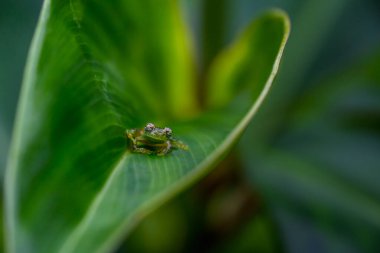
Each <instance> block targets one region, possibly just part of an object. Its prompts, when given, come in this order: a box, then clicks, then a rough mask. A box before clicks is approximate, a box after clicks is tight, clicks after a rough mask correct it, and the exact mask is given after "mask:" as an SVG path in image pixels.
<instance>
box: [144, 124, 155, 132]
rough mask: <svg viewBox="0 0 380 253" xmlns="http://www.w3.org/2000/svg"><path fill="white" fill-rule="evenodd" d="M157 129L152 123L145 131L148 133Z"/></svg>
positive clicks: (147, 125)
mask: <svg viewBox="0 0 380 253" xmlns="http://www.w3.org/2000/svg"><path fill="white" fill-rule="evenodd" d="M155 128H156V127H155V126H154V125H153V124H152V123H148V124H146V126H145V131H148V132H151V131H153V129H155Z"/></svg>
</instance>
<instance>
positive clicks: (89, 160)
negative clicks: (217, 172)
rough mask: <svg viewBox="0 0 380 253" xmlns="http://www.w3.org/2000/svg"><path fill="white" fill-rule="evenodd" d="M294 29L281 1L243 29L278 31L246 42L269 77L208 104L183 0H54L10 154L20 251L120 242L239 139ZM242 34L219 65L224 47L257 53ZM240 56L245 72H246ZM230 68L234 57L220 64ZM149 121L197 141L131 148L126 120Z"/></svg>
mask: <svg viewBox="0 0 380 253" xmlns="http://www.w3.org/2000/svg"><path fill="white" fill-rule="evenodd" d="M263 21H265V22H263ZM252 27H254V28H252ZM264 27H268V30H267V31H266V32H263V31H264V30H265V29H264ZM288 30H289V25H288V21H287V17H286V15H285V14H283V13H282V12H280V11H272V12H269V13H267V14H265V15H263V16H261V17H260V18H259V19H258V21H256V22H253V23H252V25H251V26H250V27H249V28H248V31H247V33H246V34H248V35H247V36H248V39H247V38H245V37H244V38H242V40H245V41H246V43H248V42H249V41H250V40H252V42H254V41H261V43H248V45H249V46H248V47H252V48H255V47H257V46H258V45H262V43H263V42H265V41H270V44H271V46H270V47H267V48H266V49H265V50H263V51H259V50H256V49H255V50H253V49H251V50H248V51H247V52H248V53H250V57H252V58H254V59H257V61H258V63H257V64H255V65H252V66H251V67H252V71H256V72H257V70H256V69H257V68H260V69H261V68H263V71H264V73H265V78H264V76H262V78H260V79H252V80H251V81H249V80H248V79H247V80H244V85H245V90H246V92H241V91H240V93H239V92H237V93H236V96H231V98H230V99H228V100H225V101H224V102H223V104H219V106H218V108H216V107H215V109H208V110H206V111H203V112H201V113H199V109H198V108H197V99H196V96H195V93H196V92H195V87H196V85H195V83H194V79H195V78H194V76H195V75H194V73H193V71H194V67H193V66H192V56H191V55H192V52H191V45H190V43H189V38H188V34H187V31H186V27H185V25H184V23H183V22H182V20H181V15H180V12H179V10H178V3H177V2H176V1H161V2H160V5H158V4H157V2H156V1H153V0H150V1H148V0H147V1H132V0H124V1H121V0H120V1H95V0H88V1H75V0H72V1H63V0H52V1H48V0H47V1H45V3H44V7H43V10H42V13H41V17H40V21H39V24H38V27H37V31H36V34H35V37H34V40H33V44H32V48H31V50H30V55H29V59H28V63H27V68H26V73H25V78H24V83H23V88H22V94H21V101H20V105H19V109H18V115H17V120H16V128H15V131H14V136H13V140H12V148H11V154H10V157H9V160H8V167H7V174H6V221H7V227H8V231H9V232H8V235H7V236H8V242H9V243H8V249H9V251H10V252H42V253H43V252H107V251H110V250H111V249H113V248H115V247H116V246H117V245H118V243H119V242H120V240H121V239H122V238H123V237H124V236H125V234H126V233H127V232H128V231H130V229H131V228H132V227H133V226H134V224H136V223H137V222H138V221H139V220H140V219H141V218H142V217H144V215H145V214H146V213H148V212H150V211H151V210H153V209H154V207H156V206H157V205H159V204H160V203H162V202H163V201H165V200H167V199H169V198H170V197H171V196H173V195H174V194H175V193H176V192H178V191H179V190H181V189H183V188H185V187H186V186H188V185H189V184H190V183H191V182H194V181H195V180H196V179H197V178H199V177H200V176H202V175H204V174H205V173H206V172H207V171H209V170H210V169H211V168H212V167H213V165H214V164H215V163H217V162H218V161H220V160H221V159H222V156H223V154H225V153H226V152H227V151H228V150H229V149H230V148H231V146H232V145H233V143H234V142H236V141H237V138H238V136H239V135H240V134H241V132H242V131H243V130H244V128H245V127H246V125H247V124H248V122H249V121H250V119H251V118H252V116H253V114H254V113H255V112H256V110H257V109H258V107H259V105H260V103H261V102H262V100H263V98H264V97H265V95H266V93H267V92H268V89H269V87H270V85H271V82H272V80H273V77H274V75H275V73H276V71H277V68H278V64H279V58H280V57H281V54H282V50H283V47H284V44H285V42H286V39H287V36H288ZM279 31H280V32H279ZM240 44H241V42H240V40H238V41H237V42H236V43H235V44H234V45H233V46H232V49H231V50H232V52H235V53H230V55H228V56H221V57H220V58H219V60H217V61H216V63H215V67H214V70H213V71H215V73H216V72H217V68H219V67H218V65H219V63H218V62H219V61H220V62H226V61H227V60H226V59H225V57H230V58H231V59H233V61H239V58H241V57H243V58H245V57H246V56H245V55H242V54H239V53H238V50H236V49H233V48H234V47H239V45H240ZM258 52H260V54H259V53H258ZM261 61H263V62H265V63H271V64H265V65H264V66H261V65H260V62H261ZM245 64H246V65H249V64H250V62H246V63H245ZM246 65H242V67H243V68H244V71H246V72H247V73H248V69H249V67H248V66H246ZM230 66H231V68H234V69H233V70H231V71H230V70H229V71H228V73H229V78H230V79H232V80H236V78H234V76H235V75H236V76H237V75H238V74H237V73H240V72H239V70H238V69H235V67H233V65H230ZM226 69H227V70H228V67H227V65H226V63H223V68H222V69H221V70H220V71H222V72H223V71H224V70H226ZM239 75H240V74H239ZM214 79H215V78H214ZM214 79H213V78H211V80H214ZM212 82H213V81H210V83H212ZM212 85H215V84H211V85H210V86H212ZM224 89H225V88H224V87H223V86H221V90H220V92H223V90H224ZM147 122H154V123H157V124H161V125H162V126H168V127H171V128H172V129H173V132H174V135H175V136H177V137H178V138H179V139H181V140H182V141H183V142H185V143H186V144H187V145H188V146H189V151H183V150H175V151H173V152H172V153H170V154H168V155H166V156H163V157H158V156H148V155H142V154H136V153H131V152H130V151H129V150H128V148H127V144H126V139H125V137H124V131H125V129H130V128H135V127H143V126H144V125H145V124H146V123H147Z"/></svg>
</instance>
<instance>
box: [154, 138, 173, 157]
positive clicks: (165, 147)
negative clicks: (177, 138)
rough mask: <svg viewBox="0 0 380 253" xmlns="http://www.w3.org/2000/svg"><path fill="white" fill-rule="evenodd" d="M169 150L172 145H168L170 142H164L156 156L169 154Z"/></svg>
mask: <svg viewBox="0 0 380 253" xmlns="http://www.w3.org/2000/svg"><path fill="white" fill-rule="evenodd" d="M171 148H172V144H171V143H170V141H166V142H165V145H162V148H161V149H159V150H158V151H157V155H158V156H164V155H166V154H167V153H169V151H170V149H171Z"/></svg>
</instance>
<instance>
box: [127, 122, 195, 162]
mask: <svg viewBox="0 0 380 253" xmlns="http://www.w3.org/2000/svg"><path fill="white" fill-rule="evenodd" d="M125 136H126V137H127V139H128V140H129V141H130V145H129V147H130V149H131V151H132V152H135V153H142V154H148V155H151V154H153V155H158V156H164V155H166V154H168V153H169V152H170V151H172V150H173V149H183V150H188V149H189V147H188V146H187V145H186V144H184V143H183V142H182V141H180V140H178V139H176V138H174V137H172V130H171V129H170V128H168V127H165V128H159V127H156V126H155V125H154V124H152V123H148V124H147V125H146V126H145V127H144V128H142V129H140V128H134V129H127V130H126V131H125Z"/></svg>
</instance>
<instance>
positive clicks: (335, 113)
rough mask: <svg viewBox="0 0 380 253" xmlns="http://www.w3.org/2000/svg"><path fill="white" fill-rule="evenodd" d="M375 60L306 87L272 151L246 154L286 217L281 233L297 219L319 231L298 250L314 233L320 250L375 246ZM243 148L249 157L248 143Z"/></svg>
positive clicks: (378, 110) (378, 194) (379, 219)
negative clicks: (307, 91)
mask: <svg viewBox="0 0 380 253" xmlns="http://www.w3.org/2000/svg"><path fill="white" fill-rule="evenodd" d="M379 59H380V58H379V57H376V58H375V59H374V60H373V59H371V60H370V63H369V64H364V65H362V66H360V65H356V66H355V67H354V68H350V69H349V70H347V71H343V72H342V73H340V74H339V75H338V76H336V77H335V78H332V79H330V80H329V81H328V82H326V83H323V84H321V85H319V86H317V88H315V89H313V90H311V91H310V93H308V94H306V95H305V96H304V97H303V98H302V99H301V100H300V101H299V103H298V104H297V108H296V109H295V110H294V112H293V115H292V116H293V117H291V120H290V122H289V123H288V124H287V125H285V126H283V127H284V129H286V131H284V132H283V133H282V134H280V135H278V137H277V140H276V141H275V143H274V145H275V148H274V149H269V150H268V151H267V152H264V153H262V154H260V155H261V159H259V160H254V159H250V160H248V159H246V162H247V164H249V166H250V167H251V169H252V179H253V180H254V182H255V184H257V185H259V186H260V188H261V189H262V190H263V191H264V192H265V194H266V196H267V197H268V200H269V202H270V204H271V205H272V207H273V209H274V210H275V212H278V213H281V214H286V215H279V220H280V221H281V223H282V224H287V225H284V226H285V227H284V230H285V231H284V233H285V234H292V233H295V231H296V230H297V229H294V228H292V226H291V225H290V224H291V223H294V220H297V219H298V222H299V223H300V224H304V225H302V226H301V227H303V228H302V229H310V230H313V231H318V233H317V234H318V236H315V237H313V233H309V234H308V235H310V237H309V240H310V242H309V243H306V244H305V245H304V247H303V250H304V251H307V249H308V248H312V247H313V245H314V244H313V243H314V242H313V240H317V239H316V238H319V239H318V240H321V241H319V242H318V243H319V245H320V247H321V251H323V252H347V251H346V250H347V249H351V250H352V252H374V251H375V250H376V249H378V248H379V244H378V240H377V239H376V238H378V236H379V235H380V204H379V203H380V202H379V200H380V185H379V183H378V178H379V177H380V171H379V164H380V157H379V155H378V154H379V152H380V136H379V134H378V133H379V132H378V131H379V129H380V103H379V101H380V99H379V98H380V82H379V79H378V74H377V72H376V71H373V70H374V69H376V67H378V66H380V61H379ZM244 150H246V151H247V152H246V153H247V154H248V150H249V148H248V147H246V148H245V149H244ZM290 216H291V217H292V221H289V219H288V218H289V217H290ZM305 224H307V225H305ZM294 226H297V225H294ZM297 231H300V230H297ZM306 234H307V233H305V237H306ZM289 238H296V237H294V236H293V237H292V236H289V237H288V239H289ZM295 243H296V242H294V241H293V242H290V243H289V246H292V245H294V244H295ZM335 247H337V248H335ZM338 249H339V250H338ZM294 250H295V251H291V252H302V250H301V251H297V250H296V249H294Z"/></svg>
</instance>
